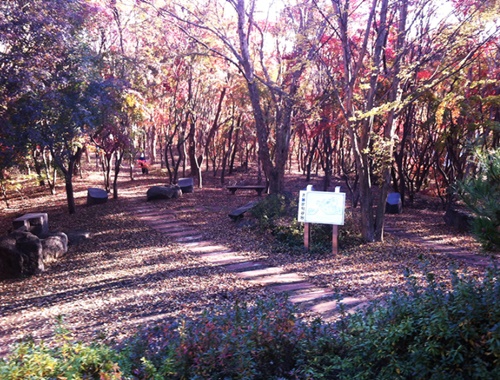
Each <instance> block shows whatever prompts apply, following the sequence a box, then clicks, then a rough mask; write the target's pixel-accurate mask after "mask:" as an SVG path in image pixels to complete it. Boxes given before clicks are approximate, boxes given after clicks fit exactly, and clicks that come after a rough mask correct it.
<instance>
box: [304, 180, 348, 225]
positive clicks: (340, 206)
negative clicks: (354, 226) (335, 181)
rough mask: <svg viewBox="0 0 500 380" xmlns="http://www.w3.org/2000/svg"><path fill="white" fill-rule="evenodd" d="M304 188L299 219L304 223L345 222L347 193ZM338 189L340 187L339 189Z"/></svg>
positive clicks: (336, 223) (339, 223)
mask: <svg viewBox="0 0 500 380" xmlns="http://www.w3.org/2000/svg"><path fill="white" fill-rule="evenodd" d="M310 189H311V187H310V186H308V190H302V191H301V192H300V194H299V213H298V217H297V220H298V221H299V222H303V223H319V224H335V225H339V226H341V225H343V224H344V211H345V193H341V192H339V191H336V192H334V193H332V192H323V191H311V190H310ZM337 190H338V189H337Z"/></svg>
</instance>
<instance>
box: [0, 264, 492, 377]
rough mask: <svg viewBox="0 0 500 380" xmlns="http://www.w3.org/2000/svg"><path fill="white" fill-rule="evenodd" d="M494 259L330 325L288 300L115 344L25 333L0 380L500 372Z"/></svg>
mask: <svg viewBox="0 0 500 380" xmlns="http://www.w3.org/2000/svg"><path fill="white" fill-rule="evenodd" d="M499 275H500V271H499V270H498V268H496V267H495V268H491V269H490V270H488V272H487V275H486V276H485V279H484V280H483V281H481V282H480V281H478V280H475V279H473V278H472V277H463V276H462V277H460V276H459V275H457V274H456V273H452V281H451V288H450V285H448V286H447V285H444V284H438V283H436V282H435V281H434V276H433V275H432V273H427V282H426V284H425V285H419V284H418V283H417V280H416V277H415V276H413V275H411V274H410V273H408V274H407V281H408V287H407V288H406V291H405V292H403V291H397V292H395V293H394V294H392V295H391V296H390V297H389V298H388V299H386V300H385V301H384V302H383V303H380V304H373V305H371V306H370V307H369V308H368V309H367V310H366V311H364V312H358V313H356V314H353V315H349V316H347V315H345V316H344V317H343V318H342V319H341V320H340V321H339V322H337V323H336V324H328V323H324V322H322V321H321V320H315V321H313V322H311V323H306V322H303V321H301V320H297V319H296V317H295V310H294V308H293V306H292V305H290V303H289V302H287V301H286V299H280V298H272V299H270V300H268V301H259V302H257V303H256V304H255V305H253V306H249V305H246V304H236V305H235V306H234V307H233V308H229V309H227V308H213V309H211V310H209V311H207V312H206V313H204V314H203V315H202V316H201V317H200V318H198V319H196V320H187V321H181V322H179V323H177V322H176V323H168V322H163V323H159V324H157V325H156V326H154V327H152V328H149V329H143V330H141V331H140V332H139V333H138V334H137V335H136V336H135V337H134V338H132V339H130V340H128V341H125V342H123V344H122V346H121V348H120V347H119V348H115V349H114V350H113V349H111V348H109V347H106V346H104V345H101V344H96V343H94V344H91V345H84V344H81V343H75V342H72V341H71V339H70V338H69V337H68V333H67V332H66V331H64V330H61V331H59V332H58V335H57V339H56V344H55V347H52V348H50V347H48V346H46V345H44V344H41V345H38V346H37V345H35V344H33V342H25V343H21V344H20V345H18V347H17V348H16V349H15V350H14V351H13V352H12V353H11V355H10V356H9V358H8V360H0V378H1V379H6V380H10V379H26V378H29V379H50V378H54V379H55V378H61V379H62V378H67V379H298V380H299V379H304V380H306V379H448V378H450V379H478V380H479V379H481V380H484V379H498V378H500V307H499V306H498V305H500V285H499V283H498V278H499Z"/></svg>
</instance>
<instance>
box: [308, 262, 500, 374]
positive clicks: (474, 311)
mask: <svg viewBox="0 0 500 380" xmlns="http://www.w3.org/2000/svg"><path fill="white" fill-rule="evenodd" d="M498 275H499V272H498V269H496V268H495V269H494V270H490V271H489V272H488V275H487V276H486V278H485V280H484V281H483V282H482V283H478V282H476V281H475V280H473V279H470V278H469V279H464V278H460V277H459V276H458V275H457V274H453V275H452V289H451V291H448V290H447V289H446V287H445V285H440V284H437V283H435V282H434V279H433V276H432V274H431V273H429V274H428V275H427V278H428V283H427V285H426V286H424V287H421V286H418V285H417V284H416V281H415V279H414V278H413V277H412V276H408V282H409V285H410V292H409V293H401V292H396V293H394V294H393V295H392V296H391V297H390V298H389V299H388V300H387V301H386V302H385V304H384V305H378V306H376V307H375V306H372V307H371V308H370V309H369V310H367V311H366V312H365V313H364V314H361V313H358V314H355V315H353V316H351V317H348V318H345V319H343V320H342V321H341V322H339V324H338V328H339V340H338V342H337V343H336V347H343V349H342V351H338V352H340V354H334V355H332V356H330V357H329V358H328V359H329V360H328V368H329V369H330V371H331V373H335V374H336V378H339V379H353V378H356V379H447V378H450V379H498V378H500V307H499V306H498V305H500V285H499V284H498ZM323 371H324V367H318V366H310V368H309V372H313V373H317V374H321V373H322V372H323ZM314 378H316V377H314Z"/></svg>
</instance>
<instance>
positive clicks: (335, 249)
mask: <svg viewBox="0 0 500 380" xmlns="http://www.w3.org/2000/svg"><path fill="white" fill-rule="evenodd" d="M332 227H333V228H332V253H333V255H337V254H338V253H339V226H337V225H336V224H334V225H332Z"/></svg>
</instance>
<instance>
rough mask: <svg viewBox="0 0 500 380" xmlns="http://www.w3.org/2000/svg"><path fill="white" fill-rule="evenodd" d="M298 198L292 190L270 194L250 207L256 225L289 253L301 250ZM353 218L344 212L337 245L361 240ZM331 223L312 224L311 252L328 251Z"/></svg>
mask: <svg viewBox="0 0 500 380" xmlns="http://www.w3.org/2000/svg"><path fill="white" fill-rule="evenodd" d="M297 209H298V206H297V199H296V198H294V197H293V196H292V195H291V194H284V195H283V194H271V195H269V196H267V197H266V198H265V199H263V200H262V201H261V202H259V204H258V205H257V206H256V207H254V208H253V209H252V210H251V213H252V215H253V216H254V217H255V218H256V219H257V222H258V226H259V228H260V229H261V230H262V231H264V232H269V233H271V234H272V235H273V236H274V238H275V241H276V249H277V250H286V251H288V252H289V253H302V252H304V225H303V224H302V223H299V222H298V221H297ZM357 230H358V228H357V227H356V225H355V223H354V221H353V218H352V217H351V216H350V215H349V214H347V215H346V219H345V225H344V226H341V227H340V228H339V237H338V239H339V246H340V248H347V247H351V246H355V245H359V244H361V243H362V239H361V235H360V233H359V231H357ZM331 249H332V226H331V225H325V224H311V246H310V251H311V252H313V253H325V252H331Z"/></svg>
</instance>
